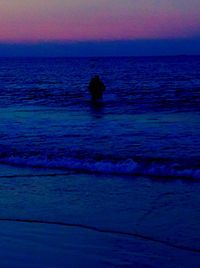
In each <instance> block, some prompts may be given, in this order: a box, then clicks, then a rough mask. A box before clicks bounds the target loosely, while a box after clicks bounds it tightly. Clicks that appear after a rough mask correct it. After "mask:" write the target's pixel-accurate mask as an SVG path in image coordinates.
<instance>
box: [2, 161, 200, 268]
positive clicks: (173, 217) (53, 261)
mask: <svg viewBox="0 0 200 268" xmlns="http://www.w3.org/2000/svg"><path fill="white" fill-rule="evenodd" d="M50 173H51V174H50ZM56 173H58V171H56V170H54V171H53V170H40V169H39V170H33V169H25V168H14V167H8V166H0V268H7V267H9V268H23V267H26V268H27V267H28V268H29V267H30V268H40V267H41V268H44V267H48V268H49V267H52V268H61V267H63V268H64V267H68V268H74V267H75V268H76V267H77V268H79V267H80V268H81V267H87V268H90V267H91V268H94V267H95V268H96V267H97V268H98V267H99V268H100V267H101V268H104V267H136V268H137V267H139V268H140V267H159V268H160V267H162V268H173V267H174V268H177V267H181V268H190V267H192V268H199V267H200V231H199V222H200V221H199V219H200V213H199V200H200V195H199V190H200V184H199V183H198V182H197V183H190V182H189V183H188V182H184V181H180V180H179V181H170V182H165V181H162V182H161V181H156V180H151V179H149V178H142V177H141V178H127V177H124V178H122V177H113V176H105V175H103V174H102V175H99V176H96V175H92V174H73V173H72V174H67V172H66V174H60V175H58V174H56ZM16 219H18V220H20V221H16Z"/></svg>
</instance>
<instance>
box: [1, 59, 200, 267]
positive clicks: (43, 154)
mask: <svg viewBox="0 0 200 268" xmlns="http://www.w3.org/2000/svg"><path fill="white" fill-rule="evenodd" d="M95 74H99V75H100V77H101V78H102V80H103V82H104V83H105V85H106V87H107V88H106V91H105V95H104V98H103V102H102V103H101V104H98V105H94V104H92V103H91V101H90V97H89V94H88V89H87V87H88V83H89V81H90V78H91V77H92V76H93V75H95ZM199 122H200V57H186V56H185V57H181V56H180V57H152V58H85V59H84V58H81V59H79V58H74V59H72V58H71V59H69V58H62V59H61V58H55V59H53V58H51V59H47V58H21V59H17V58H13V59H5V58H1V59H0V164H1V165H0V224H1V241H2V244H1V246H0V247H1V250H0V251H1V254H0V266H1V267H20V268H21V267H34V268H35V267H59V268H63V267H83V266H82V264H83V263H84V265H85V263H87V267H165V268H171V267H174V268H175V267H184V268H189V267H195V268H198V267H200V258H199V252H200V239H199V237H200V234H199V222H200V210H199V201H200V200H199V198H200V195H199V187H200V186H199V185H200V184H199V179H200V162H199V159H200V139H199V137H200V124H199ZM30 252H31V253H30ZM37 260H39V261H37ZM38 265H39V266H38ZM84 267H85V266H84Z"/></svg>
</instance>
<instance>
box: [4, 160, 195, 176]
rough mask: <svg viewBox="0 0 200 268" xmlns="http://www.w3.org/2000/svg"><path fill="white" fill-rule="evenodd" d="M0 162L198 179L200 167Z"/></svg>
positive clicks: (92, 161)
mask: <svg viewBox="0 0 200 268" xmlns="http://www.w3.org/2000/svg"><path fill="white" fill-rule="evenodd" d="M0 162H1V163H4V164H11V165H21V166H29V167H35V168H36V167H40V168H52V169H69V170H75V171H82V172H94V173H95V172H96V173H106V174H124V175H147V176H156V177H158V176H159V177H175V178H176V177H180V178H193V179H200V169H194V168H183V167H182V168H180V166H177V165H175V164H161V163H156V162H154V163H148V164H144V163H139V162H136V161H134V160H133V159H127V160H123V161H118V162H112V161H109V160H99V161H96V160H90V159H78V158H72V157H62V158H53V159H52V158H49V157H41V156H29V157H21V156H8V157H4V158H1V159H0Z"/></svg>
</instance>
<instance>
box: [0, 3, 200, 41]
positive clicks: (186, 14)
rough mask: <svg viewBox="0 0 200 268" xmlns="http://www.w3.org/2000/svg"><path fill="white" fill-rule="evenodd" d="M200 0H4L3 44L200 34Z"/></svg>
mask: <svg viewBox="0 0 200 268" xmlns="http://www.w3.org/2000/svg"><path fill="white" fill-rule="evenodd" d="M199 14H200V1H199V0H190V1H188V0H48V1H41V0H34V1H28V0H1V1H0V44H8V43H9V44H12V43H29V44H30V43H31V44H33V45H34V44H35V43H38V42H55V41H59V42H69V41H73V42H88V41H104V42H105V41H111V40H112V41H117V40H124V41H126V40H132V41H133V40H162V39H163V40H165V39H170V40H175V39H195V38H198V37H199V36H200V15H199Z"/></svg>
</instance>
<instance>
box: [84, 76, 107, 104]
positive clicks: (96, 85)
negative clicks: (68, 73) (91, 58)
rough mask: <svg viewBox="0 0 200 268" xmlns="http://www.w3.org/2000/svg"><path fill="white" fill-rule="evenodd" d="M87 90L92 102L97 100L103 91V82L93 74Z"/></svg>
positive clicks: (100, 97)
mask: <svg viewBox="0 0 200 268" xmlns="http://www.w3.org/2000/svg"><path fill="white" fill-rule="evenodd" d="M88 89H89V92H90V94H91V98H92V101H93V102H97V101H99V100H101V99H102V97H103V92H104V91H105V89H106V87H105V85H104V83H103V82H102V81H101V79H100V78H99V76H98V75H95V76H94V77H93V78H92V79H91V81H90V83H89V86H88Z"/></svg>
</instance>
